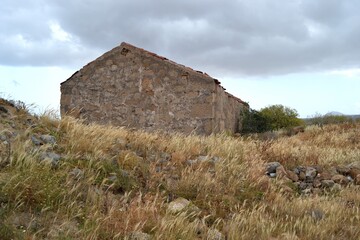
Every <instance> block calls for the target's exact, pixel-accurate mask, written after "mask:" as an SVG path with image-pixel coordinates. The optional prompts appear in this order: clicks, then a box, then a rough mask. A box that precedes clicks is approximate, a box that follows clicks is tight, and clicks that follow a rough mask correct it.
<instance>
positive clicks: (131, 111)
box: [61, 43, 244, 134]
mask: <svg viewBox="0 0 360 240" xmlns="http://www.w3.org/2000/svg"><path fill="white" fill-rule="evenodd" d="M243 106H244V103H243V102H242V101H241V100H239V99H237V98H235V97H232V96H231V95H229V94H228V93H226V92H225V91H224V89H223V88H222V87H221V86H220V85H219V83H218V82H217V81H216V80H214V79H213V78H211V77H209V76H208V75H206V74H203V73H201V72H197V71H194V70H192V69H190V68H187V67H185V66H182V65H178V64H176V63H174V62H172V61H169V60H167V59H166V58H163V57H160V56H157V55H156V54H153V53H150V52H147V51H145V50H143V49H140V48H136V47H134V46H132V45H129V44H127V43H122V44H121V45H120V46H119V47H116V48H114V49H113V50H111V51H109V52H107V53H105V54H104V55H103V56H101V57H99V58H98V59H96V60H95V61H93V62H91V63H89V64H88V65H86V66H85V67H83V68H82V69H81V70H79V71H78V72H76V73H75V74H74V75H73V76H71V77H70V78H69V79H68V80H67V81H65V82H63V83H62V84H61V112H62V114H65V113H72V114H73V115H75V116H76V117H81V118H84V119H86V120H87V121H89V122H98V123H101V124H106V123H111V124H114V125H120V126H128V127H135V128H142V129H146V130H165V131H179V132H183V133H186V134H189V133H192V132H194V133H197V134H211V133H212V132H220V131H224V130H229V131H231V132H234V131H235V130H236V126H237V122H238V116H239V111H240V108H241V107H243Z"/></svg>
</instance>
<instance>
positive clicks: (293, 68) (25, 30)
mask: <svg viewBox="0 0 360 240" xmlns="http://www.w3.org/2000/svg"><path fill="white" fill-rule="evenodd" d="M5 2H6V4H5V6H6V7H0V13H2V15H1V17H0V20H1V23H0V27H1V29H5V30H3V31H1V32H0V44H2V46H6V47H5V48H3V49H2V50H0V56H1V57H0V64H11V65H16V64H27V65H69V64H77V65H78V64H79V63H80V62H82V64H83V65H84V64H86V62H87V61H89V60H92V59H93V58H94V57H96V54H101V53H102V52H105V51H107V50H109V49H111V48H113V47H115V46H116V45H118V44H120V42H122V41H127V42H129V43H132V44H134V45H136V46H139V47H142V48H145V49H148V50H150V51H154V52H156V53H158V54H160V55H164V56H166V57H168V58H170V59H172V60H174V61H177V62H179V63H182V64H186V65H188V66H191V67H194V68H197V69H199V70H202V71H207V72H209V73H210V74H212V75H230V76H238V75H243V74H246V75H274V74H286V73H291V72H301V71H321V70H327V69H333V68H347V67H354V66H355V67H358V62H359V60H360V54H359V50H358V49H360V48H359V41H358V39H359V37H360V28H359V27H360V26H359V25H360V19H359V17H358V13H357V9H359V6H360V3H358V1H356V0H349V1H337V0H318V1H313V0H302V1H301V0H294V1H288V0H283V1H269V0H253V1H234V0H224V1H216V0H198V1H192V0H183V1H168V0H158V1H148V0H122V1H117V0H103V1H98V0H87V1H85V0H77V1H74V0H62V1H60V0H54V1H41V0H34V1H31V3H29V2H30V1H25V0H23V1H17V2H18V3H13V2H14V1H10V0H5ZM19 2H20V3H19ZM22 4H26V5H22ZM9 11H11V12H12V14H9ZM49 21H56V22H57V23H59V25H60V26H61V27H62V28H63V29H64V30H65V31H66V32H68V33H69V34H71V36H73V39H74V41H73V42H72V43H67V42H56V41H54V39H52V36H51V31H50V30H49V26H48V22H49ZM9 26H11V27H9ZM17 34H21V35H22V36H24V37H25V38H26V39H27V40H28V41H29V42H30V43H31V44H30V45H29V46H28V47H25V46H21V43H13V44H11V43H9V42H7V41H6V40H7V39H9V37H14V36H16V35H17ZM45 43H46V44H45ZM77 65H76V66H77Z"/></svg>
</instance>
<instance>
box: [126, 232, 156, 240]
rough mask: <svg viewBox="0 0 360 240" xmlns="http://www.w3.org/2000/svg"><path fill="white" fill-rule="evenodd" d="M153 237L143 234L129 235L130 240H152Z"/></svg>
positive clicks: (133, 233)
mask: <svg viewBox="0 0 360 240" xmlns="http://www.w3.org/2000/svg"><path fill="white" fill-rule="evenodd" d="M150 239H151V235H149V234H147V233H143V232H132V233H130V235H129V240H150Z"/></svg>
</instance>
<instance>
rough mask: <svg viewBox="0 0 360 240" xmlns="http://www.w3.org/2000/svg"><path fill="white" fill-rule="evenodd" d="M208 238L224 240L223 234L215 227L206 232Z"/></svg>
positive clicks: (210, 239) (209, 239)
mask: <svg viewBox="0 0 360 240" xmlns="http://www.w3.org/2000/svg"><path fill="white" fill-rule="evenodd" d="M206 239H208V240H225V236H224V235H223V234H222V233H221V232H220V231H219V230H217V229H214V228H212V229H209V230H208V232H207V238H206Z"/></svg>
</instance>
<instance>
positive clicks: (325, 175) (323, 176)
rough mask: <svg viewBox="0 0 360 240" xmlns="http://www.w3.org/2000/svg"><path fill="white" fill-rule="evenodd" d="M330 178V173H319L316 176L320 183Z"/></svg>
mask: <svg viewBox="0 0 360 240" xmlns="http://www.w3.org/2000/svg"><path fill="white" fill-rule="evenodd" d="M331 177H332V175H331V174H330V172H328V171H323V172H322V173H319V174H318V175H317V178H318V179H319V180H320V181H322V180H330V179H331Z"/></svg>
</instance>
